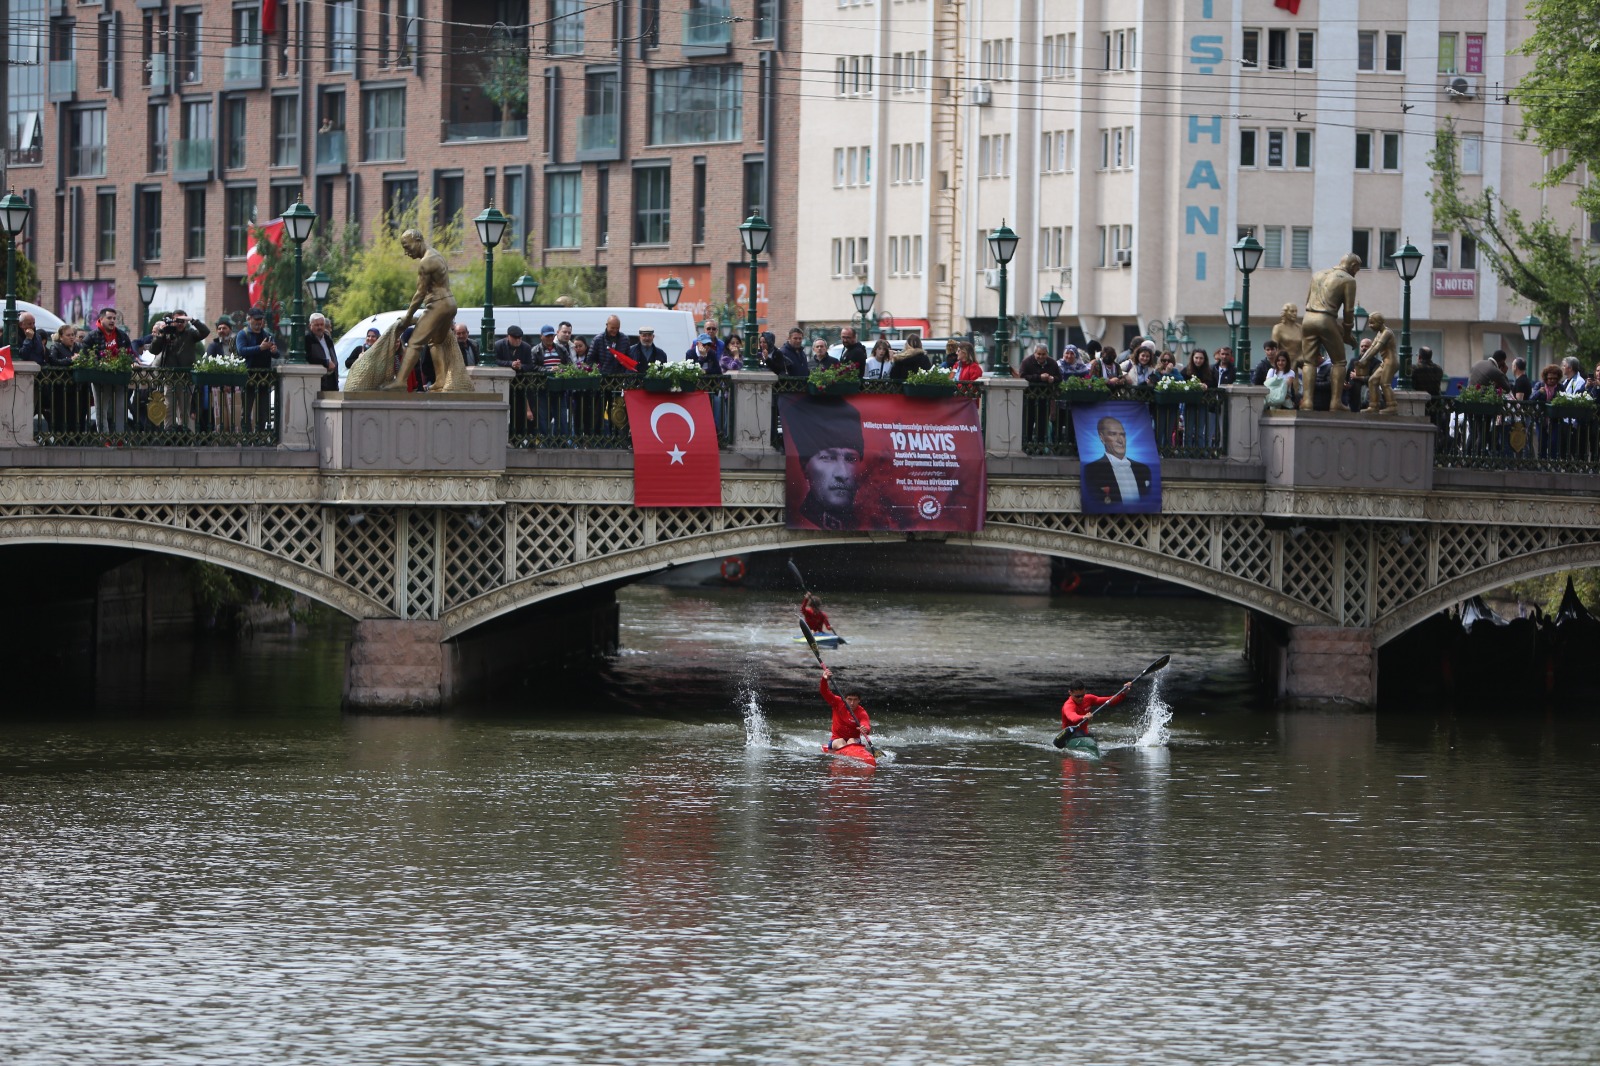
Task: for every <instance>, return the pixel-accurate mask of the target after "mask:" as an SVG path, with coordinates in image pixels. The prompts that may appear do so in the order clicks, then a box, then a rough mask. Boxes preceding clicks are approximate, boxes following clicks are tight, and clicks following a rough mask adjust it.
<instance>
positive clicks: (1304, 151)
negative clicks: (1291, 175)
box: [1294, 130, 1312, 170]
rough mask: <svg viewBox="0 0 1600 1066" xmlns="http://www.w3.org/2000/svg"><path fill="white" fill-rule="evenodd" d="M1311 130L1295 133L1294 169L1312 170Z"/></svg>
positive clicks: (1296, 131)
mask: <svg viewBox="0 0 1600 1066" xmlns="http://www.w3.org/2000/svg"><path fill="white" fill-rule="evenodd" d="M1311 132H1312V131H1311V130H1295V131H1294V168H1295V169H1296V170H1310V169H1311Z"/></svg>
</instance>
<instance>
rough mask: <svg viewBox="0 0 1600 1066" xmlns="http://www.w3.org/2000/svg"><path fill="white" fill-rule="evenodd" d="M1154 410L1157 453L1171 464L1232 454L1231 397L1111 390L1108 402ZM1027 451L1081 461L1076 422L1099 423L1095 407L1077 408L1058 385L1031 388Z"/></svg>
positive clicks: (1026, 406)
mask: <svg viewBox="0 0 1600 1066" xmlns="http://www.w3.org/2000/svg"><path fill="white" fill-rule="evenodd" d="M1107 398H1108V399H1113V400H1133V401H1135V402H1139V403H1147V404H1149V405H1150V415H1151V419H1152V421H1153V422H1154V424H1155V435H1156V447H1157V448H1159V449H1160V452H1161V455H1162V457H1163V458H1166V459H1222V458H1226V456H1227V453H1228V394H1227V392H1226V391H1225V390H1223V389H1207V390H1206V391H1204V392H1201V393H1191V394H1185V395H1184V396H1183V398H1182V399H1181V400H1180V399H1178V398H1177V397H1175V396H1161V395H1158V394H1157V393H1156V390H1154V389H1152V388H1149V387H1144V388H1123V389H1112V390H1111V391H1110V394H1109V395H1108V397H1107ZM1022 413H1023V427H1022V447H1023V450H1024V451H1026V452H1027V453H1028V454H1029V455H1064V456H1072V457H1076V456H1077V454H1078V441H1077V437H1076V434H1075V433H1074V431H1073V420H1074V419H1075V418H1094V419H1096V420H1098V418H1099V417H1100V416H1099V414H1098V413H1097V408H1096V407H1095V406H1094V405H1093V404H1088V405H1083V404H1077V403H1072V402H1070V401H1069V400H1067V399H1065V398H1064V394H1063V393H1062V392H1061V390H1060V389H1059V388H1058V387H1057V386H1055V385H1030V386H1028V390H1027V392H1026V393H1025V394H1024V395H1023V400H1022Z"/></svg>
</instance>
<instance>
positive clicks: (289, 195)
mask: <svg viewBox="0 0 1600 1066" xmlns="http://www.w3.org/2000/svg"><path fill="white" fill-rule="evenodd" d="M303 193H304V190H303V189H302V188H301V185H300V183H299V182H298V181H291V182H281V181H278V182H273V183H272V188H271V190H270V191H269V194H268V195H270V196H271V201H270V202H269V203H268V204H267V208H268V213H267V217H268V218H282V217H283V213H284V212H285V211H287V210H289V208H291V207H293V206H294V205H295V203H296V201H298V200H299V199H300V197H301V196H302V195H303ZM317 221H318V223H319V224H320V223H321V221H322V220H321V219H320V218H319V219H318V220H317Z"/></svg>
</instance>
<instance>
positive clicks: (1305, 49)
mask: <svg viewBox="0 0 1600 1066" xmlns="http://www.w3.org/2000/svg"><path fill="white" fill-rule="evenodd" d="M1294 69H1296V70H1316V69H1317V34H1316V31H1314V30H1300V31H1298V32H1297V33H1296V34H1295V44H1294Z"/></svg>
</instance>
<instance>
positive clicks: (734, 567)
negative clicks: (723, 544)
mask: <svg viewBox="0 0 1600 1066" xmlns="http://www.w3.org/2000/svg"><path fill="white" fill-rule="evenodd" d="M722 580H724V581H726V582H727V583H728V584H730V585H737V584H738V583H739V582H741V581H743V580H744V560H743V559H741V558H739V557H738V556H737V555H730V556H728V557H727V558H726V559H724V560H722Z"/></svg>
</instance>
